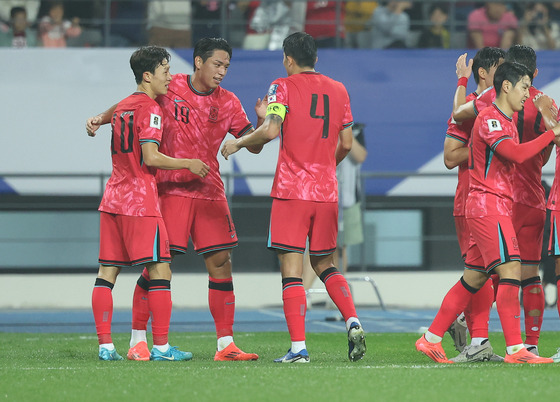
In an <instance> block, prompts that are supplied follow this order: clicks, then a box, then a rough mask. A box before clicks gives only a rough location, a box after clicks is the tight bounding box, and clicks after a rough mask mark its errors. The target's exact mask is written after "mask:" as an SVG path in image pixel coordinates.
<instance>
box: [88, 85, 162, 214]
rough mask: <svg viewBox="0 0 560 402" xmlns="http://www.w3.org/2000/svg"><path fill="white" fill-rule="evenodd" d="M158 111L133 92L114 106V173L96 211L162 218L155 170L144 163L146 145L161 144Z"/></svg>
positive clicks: (151, 103) (153, 104)
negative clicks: (149, 143)
mask: <svg viewBox="0 0 560 402" xmlns="http://www.w3.org/2000/svg"><path fill="white" fill-rule="evenodd" d="M161 116H162V113H161V108H160V107H159V105H158V104H157V103H156V101H155V100H153V99H152V98H150V97H149V96H148V95H146V94H145V93H144V92H135V93H133V94H132V95H130V96H129V97H127V98H125V99H123V100H122V101H120V102H119V103H118V104H117V107H116V109H115V112H114V113H113V117H112V119H111V130H112V135H111V158H112V160H113V171H112V172H111V177H110V178H109V181H108V182H107V185H106V186H105V192H104V193H103V198H102V199H101V204H100V205H99V211H103V212H108V213H111V214H118V215H128V216H156V217H161V212H160V210H159V205H158V192H157V185H156V178H155V173H156V170H157V169H155V168H150V167H148V166H146V165H145V164H144V163H143V160H142V147H141V145H142V144H143V143H146V142H155V143H156V144H158V146H159V144H160V141H161V134H162V117H161Z"/></svg>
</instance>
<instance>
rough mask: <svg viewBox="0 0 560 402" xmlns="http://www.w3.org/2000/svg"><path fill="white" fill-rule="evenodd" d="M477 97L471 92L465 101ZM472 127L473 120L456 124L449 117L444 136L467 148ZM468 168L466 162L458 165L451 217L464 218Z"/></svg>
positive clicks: (467, 191)
mask: <svg viewBox="0 0 560 402" xmlns="http://www.w3.org/2000/svg"><path fill="white" fill-rule="evenodd" d="M477 96H478V94H477V93H476V92H473V93H472V94H469V95H467V98H466V101H467V102H470V101H472V100H474V99H476V98H477ZM473 125H474V119H470V120H466V121H463V122H459V123H458V122H456V121H455V120H453V116H451V117H450V118H449V120H448V121H447V133H446V134H445V136H446V137H449V138H453V139H454V140H457V141H461V142H462V143H463V144H465V146H468V144H469V139H470V138H471V131H472V128H473ZM468 166H469V165H468V163H467V162H465V163H462V164H460V165H459V172H458V173H457V189H456V190H455V200H454V202H453V216H465V203H466V202H467V195H468V194H469V169H468Z"/></svg>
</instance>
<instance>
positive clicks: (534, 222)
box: [513, 203, 546, 356]
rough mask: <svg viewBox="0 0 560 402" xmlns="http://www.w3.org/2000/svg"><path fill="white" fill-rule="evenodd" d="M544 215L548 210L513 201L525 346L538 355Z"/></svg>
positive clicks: (541, 318)
mask: <svg viewBox="0 0 560 402" xmlns="http://www.w3.org/2000/svg"><path fill="white" fill-rule="evenodd" d="M545 219H546V212H545V211H543V210H540V209H538V208H531V207H529V206H526V205H523V204H519V203H515V204H514V207H513V224H514V229H515V233H516V234H517V242H518V243H519V252H520V255H521V290H522V294H523V311H524V321H525V347H526V348H527V350H529V351H530V352H531V353H533V354H535V355H537V356H538V355H539V351H538V343H539V336H540V331H541V326H542V321H543V312H544V307H545V298H544V291H543V286H542V283H541V277H540V275H539V263H540V260H541V254H542V244H543V234H544V223H545Z"/></svg>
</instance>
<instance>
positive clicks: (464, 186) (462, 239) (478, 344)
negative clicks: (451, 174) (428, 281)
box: [443, 47, 505, 362]
mask: <svg viewBox="0 0 560 402" xmlns="http://www.w3.org/2000/svg"><path fill="white" fill-rule="evenodd" d="M466 56H467V55H466V53H465V54H463V55H461V56H459V59H458V60H457V65H456V67H457V76H458V78H460V80H459V86H462V87H463V88H465V87H466V84H467V80H468V77H469V76H470V74H471V72H472V75H473V77H474V80H475V82H476V84H477V88H476V91H475V92H473V93H471V94H469V95H467V97H466V100H467V101H471V100H474V99H476V98H477V97H478V94H481V93H482V92H483V91H485V90H486V89H487V88H489V87H491V86H492V85H493V79H494V73H495V72H496V69H497V68H498V65H500V64H501V63H502V62H503V59H504V56H505V52H504V51H503V50H502V49H499V48H495V47H485V48H482V49H480V50H479V51H478V52H477V53H476V55H475V57H474V58H473V59H472V64H471V63H469V64H466V63H465V60H466ZM463 77H464V78H463ZM473 125H474V119H471V120H466V121H464V122H461V123H457V122H456V121H455V120H454V119H453V117H451V118H450V119H449V121H448V129H447V133H446V138H445V142H444V145H443V156H444V162H445V166H446V167H447V168H448V169H453V168H455V167H457V166H458V167H459V171H458V176H457V178H458V180H457V190H456V192H455V200H454V208H453V216H454V219H455V228H456V231H457V238H458V240H459V248H460V250H461V256H462V258H463V260H464V259H465V256H466V254H467V249H468V245H469V239H470V231H469V228H468V226H467V219H466V217H465V204H466V201H467V195H468V192H469V170H468V165H467V160H468V155H469V151H468V142H469V139H470V137H471V130H472V127H473ZM493 302H494V292H493V290H492V282H491V281H490V280H488V281H486V283H485V284H484V286H483V287H482V288H481V289H480V290H479V291H478V292H477V293H476V295H475V296H473V298H472V300H471V302H470V303H469V305H468V306H467V308H466V309H465V314H462V315H461V316H460V317H459V318H458V319H457V320H455V321H454V322H453V324H452V325H451V327H450V328H449V329H448V332H449V333H450V334H451V336H452V338H453V340H454V342H455V348H456V349H457V350H458V351H459V352H461V353H460V354H459V355H458V356H457V357H455V358H453V359H452V360H453V361H454V362H461V361H466V356H475V359H476V361H480V360H503V359H502V358H501V357H499V356H497V355H495V354H494V353H493V349H492V346H491V345H490V343H489V341H488V320H489V315H490V307H491V305H492V303H493ZM465 321H466V322H465ZM466 327H468V328H469V331H470V334H471V338H472V341H471V345H470V346H466V340H467V339H466ZM465 349H466V350H465ZM475 350H476V352H477V353H473V352H474V351H475ZM470 361H473V360H470Z"/></svg>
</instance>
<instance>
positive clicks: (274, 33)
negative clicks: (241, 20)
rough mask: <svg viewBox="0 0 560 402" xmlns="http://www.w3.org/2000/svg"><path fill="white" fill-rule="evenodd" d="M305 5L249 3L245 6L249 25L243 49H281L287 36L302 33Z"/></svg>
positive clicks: (294, 3) (302, 3)
mask: <svg viewBox="0 0 560 402" xmlns="http://www.w3.org/2000/svg"><path fill="white" fill-rule="evenodd" d="M306 8H307V4H306V3H305V2H302V1H293V2H285V1H282V0H277V1H266V2H260V1H251V2H250V3H249V4H248V5H247V10H248V14H247V15H248V16H249V18H248V20H249V24H248V27H247V34H246V35H245V38H244V40H243V48H244V49H251V50H259V49H268V50H279V49H282V42H283V40H284V38H285V37H287V36H288V35H290V34H292V33H294V32H298V31H303V28H304V24H305V16H306Z"/></svg>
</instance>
